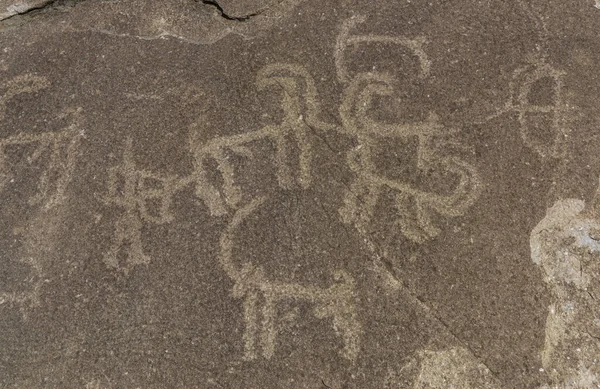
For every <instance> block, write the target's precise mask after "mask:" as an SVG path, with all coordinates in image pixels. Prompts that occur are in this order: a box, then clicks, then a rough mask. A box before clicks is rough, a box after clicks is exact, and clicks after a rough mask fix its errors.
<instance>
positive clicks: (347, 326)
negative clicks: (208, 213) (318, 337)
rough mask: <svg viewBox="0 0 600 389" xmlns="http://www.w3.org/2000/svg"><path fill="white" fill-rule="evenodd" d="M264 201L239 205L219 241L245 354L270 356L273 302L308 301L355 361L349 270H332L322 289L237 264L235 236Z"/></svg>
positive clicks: (357, 325)
mask: <svg viewBox="0 0 600 389" xmlns="http://www.w3.org/2000/svg"><path fill="white" fill-rule="evenodd" d="M264 201H265V199H264V198H258V199H254V200H253V201H251V202H250V203H249V204H247V205H245V206H243V207H240V208H239V209H238V210H237V211H236V212H235V214H234V215H233V217H232V219H231V221H230V223H229V224H228V226H227V228H226V230H225V231H224V233H223V234H222V235H221V239H220V247H221V252H220V254H219V262H220V264H221V266H222V267H223V269H224V270H225V272H226V274H227V275H228V276H229V277H230V278H231V279H232V280H233V281H234V287H233V297H235V298H237V299H243V309H244V320H245V329H244V335H243V339H244V358H245V359H247V360H253V359H256V358H257V357H258V356H259V355H261V356H262V357H264V358H266V359H270V358H271V357H272V356H273V355H274V353H275V343H276V338H277V318H278V313H277V304H278V303H279V302H283V301H295V302H299V303H302V302H304V303H307V302H308V303H311V304H312V305H313V307H314V308H313V314H314V315H315V317H317V318H321V319H328V320H331V322H332V325H333V328H334V331H335V332H336V334H337V335H338V336H340V337H341V338H342V342H343V345H344V346H343V349H342V350H341V355H342V356H343V357H344V358H347V359H348V360H350V361H355V360H356V358H357V356H358V352H359V346H360V333H361V326H360V323H359V322H358V320H357V317H356V308H355V300H356V297H355V291H354V280H353V279H352V277H351V276H350V275H349V274H348V273H346V272H345V271H342V270H338V271H335V272H334V274H333V278H334V283H333V284H332V285H331V286H330V287H328V288H325V289H322V288H317V287H314V286H304V285H301V284H296V283H288V282H281V281H277V280H271V279H269V277H267V275H265V273H264V271H263V269H262V267H261V266H258V265H254V264H252V263H251V262H243V261H241V263H239V264H236V258H235V257H236V253H235V250H234V245H235V239H236V235H237V234H238V233H239V231H240V228H241V227H240V226H241V225H242V223H243V222H244V221H245V220H247V219H248V218H250V217H251V216H252V214H253V213H254V212H256V210H257V209H258V208H259V207H260V206H261V204H263V203H264ZM239 255H240V254H238V255H237V256H239ZM238 262H239V261H238Z"/></svg>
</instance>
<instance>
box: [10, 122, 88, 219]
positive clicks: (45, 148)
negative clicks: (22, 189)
mask: <svg viewBox="0 0 600 389" xmlns="http://www.w3.org/2000/svg"><path fill="white" fill-rule="evenodd" d="M62 116H63V117H72V119H71V120H72V123H71V124H70V125H69V126H68V127H66V128H64V129H62V130H60V131H55V132H43V133H37V134H30V133H21V134H18V135H14V136H11V137H8V138H4V139H0V189H2V188H3V187H4V186H5V185H6V184H7V183H8V182H9V181H10V180H11V179H12V178H11V177H12V176H11V175H10V172H8V171H7V166H6V164H7V160H6V150H7V149H8V148H14V147H30V146H34V147H35V148H34V151H33V153H32V154H31V155H29V156H28V159H27V161H28V162H29V164H34V163H40V164H42V165H43V166H44V169H43V171H42V174H41V177H40V180H39V183H38V192H37V194H36V195H34V196H32V197H31V198H30V199H29V202H30V204H32V205H37V204H43V205H44V206H45V207H46V208H50V207H53V206H55V205H57V204H58V203H60V202H62V201H63V200H64V193H65V189H66V187H67V185H68V184H69V183H70V182H71V178H72V174H73V169H74V168H75V159H76V156H77V148H78V146H79V143H80V141H81V137H82V129H81V110H70V111H67V112H66V113H65V114H64V115H62Z"/></svg>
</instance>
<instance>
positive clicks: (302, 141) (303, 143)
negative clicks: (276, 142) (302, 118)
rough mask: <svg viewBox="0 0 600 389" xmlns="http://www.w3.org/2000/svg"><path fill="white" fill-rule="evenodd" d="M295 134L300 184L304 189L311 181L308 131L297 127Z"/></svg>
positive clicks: (310, 154)
mask: <svg viewBox="0 0 600 389" xmlns="http://www.w3.org/2000/svg"><path fill="white" fill-rule="evenodd" d="M294 134H295V136H296V142H297V143H298V148H299V149H300V155H299V157H298V158H299V162H300V186H301V187H302V188H304V189H306V188H308V187H309V186H310V183H311V174H310V173H311V172H310V170H311V163H312V151H311V149H310V147H311V145H310V143H309V139H308V132H307V131H306V128H304V127H302V128H298V129H297V130H296V131H294Z"/></svg>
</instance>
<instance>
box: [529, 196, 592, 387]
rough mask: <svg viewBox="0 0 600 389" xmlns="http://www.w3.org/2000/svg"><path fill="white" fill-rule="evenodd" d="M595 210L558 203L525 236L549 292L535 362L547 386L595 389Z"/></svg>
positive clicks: (577, 202)
mask: <svg viewBox="0 0 600 389" xmlns="http://www.w3.org/2000/svg"><path fill="white" fill-rule="evenodd" d="M597 211H598V209H597V208H594V207H586V205H585V202H584V201H582V200H578V199H565V200H559V201H557V202H556V203H555V204H554V205H553V206H552V207H551V208H549V209H548V211H547V213H546V216H545V217H544V218H543V219H542V220H541V221H540V222H539V223H538V225H537V226H536V227H535V228H534V229H533V231H532V232H531V237H530V244H531V258H532V260H533V262H534V263H535V264H536V265H538V266H540V268H541V270H542V273H543V275H544V281H545V282H546V283H547V284H548V286H549V287H550V292H551V293H552V300H553V302H552V304H551V305H550V307H549V308H548V316H547V319H546V331H545V342H544V347H543V349H542V352H541V359H542V367H543V368H544V369H545V370H546V371H547V372H549V374H550V377H551V378H552V380H553V382H552V384H553V385H556V384H560V385H565V387H592V386H593V385H592V386H577V385H579V383H582V382H590V383H593V384H594V385H600V365H598V363H597V362H598V360H597V358H598V355H600V344H599V343H598V339H600V314H599V313H598V312H600V304H598V300H597V296H598V294H600V278H599V277H598V274H600V240H599V239H600V236H598V233H599V232H600V218H599V217H598V214H597Z"/></svg>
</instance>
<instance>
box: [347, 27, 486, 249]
mask: <svg viewBox="0 0 600 389" xmlns="http://www.w3.org/2000/svg"><path fill="white" fill-rule="evenodd" d="M363 21H364V18H356V19H354V20H351V21H350V22H348V23H346V24H344V26H343V28H342V32H341V34H340V35H339V37H338V44H337V51H336V66H337V70H338V78H339V79H340V80H342V81H344V82H346V83H347V84H348V86H347V88H346V90H345V93H344V96H343V100H342V105H341V106H340V117H341V119H342V125H343V130H344V132H345V133H347V134H350V135H352V136H353V137H354V138H355V139H356V143H357V146H356V147H355V148H353V149H352V150H351V151H350V152H349V153H348V158H347V159H348V165H349V167H350V169H351V170H352V171H353V172H354V173H355V174H356V177H355V181H354V182H353V183H352V188H351V190H349V191H348V192H347V193H346V196H345V199H344V206H343V207H342V208H341V209H340V214H341V216H342V219H343V220H344V222H346V223H351V224H354V225H355V226H356V227H357V229H358V230H359V231H365V228H366V226H367V225H368V224H369V223H370V221H371V220H372V218H373V215H374V212H375V208H376V206H377V202H378V200H379V199H380V198H381V196H382V195H383V194H384V192H385V191H392V192H394V193H395V197H396V214H397V224H398V225H399V226H400V229H401V232H402V233H403V234H404V235H405V236H406V237H407V238H408V239H410V240H412V241H415V242H418V243H422V242H424V241H426V240H427V239H430V238H432V237H435V236H436V235H437V234H439V232H440V230H439V229H438V228H437V227H436V226H435V225H434V223H433V222H432V216H433V214H434V213H437V214H439V215H443V216H447V217H453V216H459V215H462V214H463V213H464V212H465V210H466V209H467V208H469V207H470V206H471V205H472V204H473V203H474V202H475V200H476V199H477V197H478V196H479V193H480V179H479V174H478V172H477V170H476V169H475V167H474V166H472V165H471V164H469V163H468V162H466V161H463V160H461V159H460V158H458V157H455V156H448V154H449V153H448V150H449V149H450V148H452V147H455V146H459V147H462V146H461V145H457V144H456V143H455V142H454V141H452V140H450V138H449V136H450V135H452V134H453V133H455V132H457V131H456V130H455V129H448V128H445V127H444V126H443V125H442V124H441V123H439V119H438V118H437V116H436V115H435V113H433V112H431V113H430V114H429V117H428V118H427V119H426V120H425V121H423V122H419V123H402V124H388V123H383V122H377V121H375V120H373V119H372V118H371V117H370V116H369V110H370V109H371V108H372V105H373V104H372V103H373V100H374V98H375V97H378V96H392V95H393V92H394V84H396V80H394V78H393V77H391V76H390V75H387V74H384V73H376V72H369V73H358V74H356V75H355V76H354V77H353V78H352V79H350V78H349V74H348V73H349V72H348V71H347V70H346V67H345V64H344V59H343V48H345V47H346V46H348V45H350V44H356V43H363V42H364V43H371V42H372V43H392V44H399V45H402V46H404V47H406V48H407V49H408V50H410V51H411V52H412V53H413V54H414V56H415V58H417V59H418V61H419V65H420V73H419V75H418V76H419V77H421V78H425V77H427V75H428V74H429V69H430V65H431V63H430V61H429V60H428V58H427V55H426V54H425V52H424V51H423V49H422V44H423V42H424V40H423V39H418V40H408V39H405V38H393V37H385V36H370V35H368V36H350V35H349V30H350V28H353V27H355V26H356V25H357V24H358V23H361V22H363ZM410 138H413V139H414V138H416V139H417V140H418V151H417V153H418V154H417V167H418V168H419V169H421V170H426V169H437V170H441V171H443V172H445V173H447V174H448V175H450V176H455V177H457V178H458V184H457V185H456V187H455V189H454V190H453V192H452V193H451V194H449V195H442V194H437V193H433V192H426V191H423V190H420V189H418V188H415V187H412V186H410V185H408V184H406V183H403V182H400V181H398V180H392V179H389V178H386V177H385V176H384V175H383V174H382V173H380V172H379V171H378V168H377V166H376V164H375V161H374V157H375V156H376V155H377V154H378V149H377V148H378V145H377V142H378V141H379V140H382V139H390V140H391V139H410Z"/></svg>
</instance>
